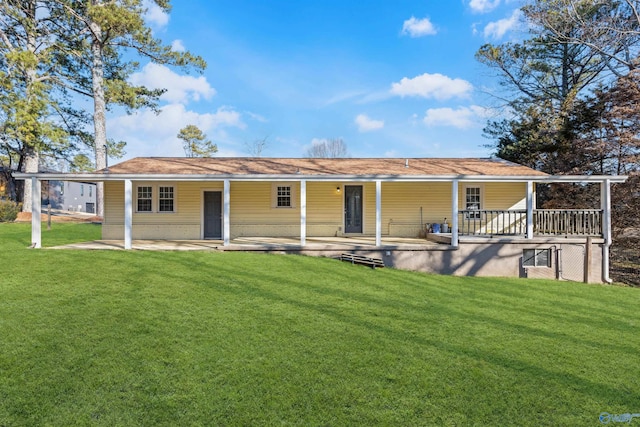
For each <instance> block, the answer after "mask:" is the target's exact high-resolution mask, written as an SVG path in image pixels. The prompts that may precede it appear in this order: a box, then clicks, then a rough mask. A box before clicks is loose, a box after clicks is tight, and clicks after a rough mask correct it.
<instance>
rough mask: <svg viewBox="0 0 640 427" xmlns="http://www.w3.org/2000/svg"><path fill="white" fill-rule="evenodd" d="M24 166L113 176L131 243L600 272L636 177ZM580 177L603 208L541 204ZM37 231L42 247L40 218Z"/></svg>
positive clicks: (233, 162)
mask: <svg viewBox="0 0 640 427" xmlns="http://www.w3.org/2000/svg"><path fill="white" fill-rule="evenodd" d="M20 177H21V178H22V179H25V178H30V179H33V180H35V181H39V180H46V179H56V180H69V181H78V182H81V181H82V182H86V181H103V182H104V183H105V214H104V221H103V226H102V233H103V239H105V240H122V241H123V245H124V247H125V248H126V249H129V248H132V241H133V240H134V239H136V240H154V239H163V240H207V239H208V240H210V241H211V242H212V243H211V244H212V245H215V247H217V248H218V249H220V250H264V251H287V252H297V253H303V254H308V255H323V256H336V255H339V254H340V253H341V252H347V251H348V252H358V253H361V254H365V255H369V256H373V257H379V258H382V259H384V261H385V263H386V264H387V265H391V266H395V267H398V268H408V269H414V270H420V271H428V272H435V273H442V274H456V275H481V276H521V277H550V278H552V277H555V278H571V279H575V280H586V281H590V282H600V281H608V280H609V273H608V271H609V264H608V263H609V247H610V245H611V226H610V224H611V222H610V203H611V201H610V186H611V183H617V182H624V181H625V180H626V177H624V176H550V175H547V174H545V173H542V172H539V171H536V170H533V169H530V168H528V167H524V166H521V165H517V164H514V163H510V162H506V161H502V160H499V159H434V158H419V159H282V158H135V159H132V160H129V161H126V162H123V163H120V164H117V165H114V166H111V167H109V169H108V170H105V171H100V172H98V173H93V174H21V176H20ZM576 182H577V183H585V184H586V183H593V184H596V185H599V186H600V188H601V201H600V205H601V207H600V209H586V208H585V209H574V210H542V209H537V208H536V203H535V185H536V184H537V183H576ZM438 231H439V232H438ZM34 233H35V237H34V239H35V244H36V245H37V244H38V243H39V241H38V239H39V235H38V234H37V229H36V224H35V223H34ZM278 239H280V240H278ZM292 239H295V240H293V242H294V243H295V242H297V243H296V244H294V245H292V243H291V242H292ZM266 242H268V243H266Z"/></svg>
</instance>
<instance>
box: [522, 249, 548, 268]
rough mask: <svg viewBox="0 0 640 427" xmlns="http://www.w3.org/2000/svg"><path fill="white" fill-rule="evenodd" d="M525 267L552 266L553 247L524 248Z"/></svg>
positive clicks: (523, 261) (523, 263)
mask: <svg viewBox="0 0 640 427" xmlns="http://www.w3.org/2000/svg"><path fill="white" fill-rule="evenodd" d="M522 265H523V266H524V267H551V249H523V250H522Z"/></svg>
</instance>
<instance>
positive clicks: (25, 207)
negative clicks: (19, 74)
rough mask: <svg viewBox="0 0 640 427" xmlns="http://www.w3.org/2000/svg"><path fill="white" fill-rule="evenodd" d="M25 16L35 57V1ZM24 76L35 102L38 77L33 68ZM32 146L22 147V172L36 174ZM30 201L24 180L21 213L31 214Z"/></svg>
mask: <svg viewBox="0 0 640 427" xmlns="http://www.w3.org/2000/svg"><path fill="white" fill-rule="evenodd" d="M25 14H26V15H27V17H28V19H29V20H31V21H32V22H33V24H32V25H31V26H28V25H25V31H26V33H27V50H28V51H29V52H31V53H32V54H34V55H35V52H36V48H37V45H36V42H37V40H36V34H35V31H36V30H35V28H36V27H37V22H36V2H35V1H29V2H28V3H26V4H25ZM25 74H26V79H27V81H26V87H27V98H28V99H29V101H31V102H35V101H33V98H34V96H33V95H32V93H33V86H34V85H35V83H36V80H37V77H38V76H37V70H36V68H35V66H34V67H33V68H30V69H28V70H26V72H25ZM33 144H34V145H28V144H25V146H24V172H26V173H32V172H33V173H35V172H38V164H39V163H40V153H39V148H38V147H37V146H35V141H33ZM31 199H32V197H31V180H30V179H26V180H25V181H24V193H23V198H22V211H23V212H31V209H32V206H31Z"/></svg>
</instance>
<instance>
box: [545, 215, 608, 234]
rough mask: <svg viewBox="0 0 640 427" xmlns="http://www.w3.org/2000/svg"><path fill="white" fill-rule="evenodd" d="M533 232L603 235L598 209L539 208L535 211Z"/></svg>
mask: <svg viewBox="0 0 640 427" xmlns="http://www.w3.org/2000/svg"><path fill="white" fill-rule="evenodd" d="M533 234H535V235H538V236H602V211H601V210H598V209H538V210H535V211H533Z"/></svg>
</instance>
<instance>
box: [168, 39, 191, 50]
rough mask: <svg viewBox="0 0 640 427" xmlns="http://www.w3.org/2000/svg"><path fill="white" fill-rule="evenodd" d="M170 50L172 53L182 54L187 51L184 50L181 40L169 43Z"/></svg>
mask: <svg viewBox="0 0 640 427" xmlns="http://www.w3.org/2000/svg"><path fill="white" fill-rule="evenodd" d="M171 50H172V51H174V52H184V51H185V50H187V49H185V47H184V44H183V43H182V40H180V39H175V40H174V41H172V42H171Z"/></svg>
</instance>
